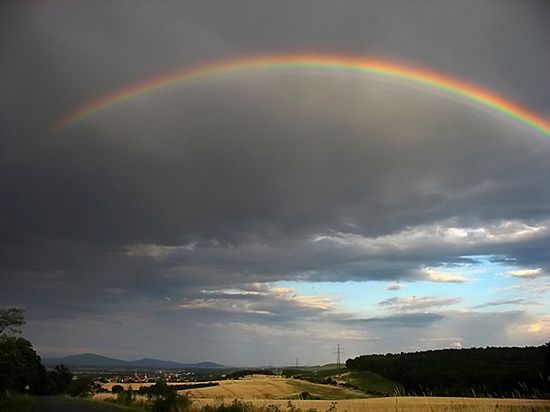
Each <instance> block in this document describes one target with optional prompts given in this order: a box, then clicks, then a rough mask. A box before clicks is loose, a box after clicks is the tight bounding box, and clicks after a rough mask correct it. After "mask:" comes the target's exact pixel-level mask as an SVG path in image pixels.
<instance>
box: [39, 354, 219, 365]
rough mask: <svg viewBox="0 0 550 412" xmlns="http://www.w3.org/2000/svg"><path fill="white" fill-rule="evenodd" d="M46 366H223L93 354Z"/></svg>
mask: <svg viewBox="0 0 550 412" xmlns="http://www.w3.org/2000/svg"><path fill="white" fill-rule="evenodd" d="M42 362H43V363H44V365H46V366H54V365H60V364H63V365H66V366H73V367H90V368H92V367H96V368H128V369H133V368H150V369H221V368H225V366H223V365H220V364H217V363H213V362H199V363H190V364H186V363H179V362H172V361H165V360H159V359H151V358H144V359H139V360H134V361H125V360H121V359H115V358H109V357H106V356H101V355H96V354H94V353H83V354H79V355H71V356H64V357H61V358H44V359H43V360H42Z"/></svg>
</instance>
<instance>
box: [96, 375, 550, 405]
mask: <svg viewBox="0 0 550 412" xmlns="http://www.w3.org/2000/svg"><path fill="white" fill-rule="evenodd" d="M218 383H219V385H218V386H211V387H207V388H198V389H188V390H184V391H179V393H185V394H187V395H189V396H190V397H191V398H192V399H193V410H195V411H199V410H200V409H201V408H202V407H203V406H205V405H219V404H220V403H222V402H224V403H225V404H229V403H231V402H233V400H235V399H238V400H240V401H243V402H249V403H252V404H253V405H254V406H255V407H257V409H258V410H260V409H261V408H262V407H265V406H267V405H279V406H280V410H281V412H286V411H288V410H289V408H288V402H289V398H292V397H295V396H297V395H299V394H300V393H302V392H309V393H310V394H311V395H313V396H316V397H320V398H322V399H323V400H299V399H292V400H290V402H292V405H294V406H295V407H296V408H300V409H301V410H302V411H303V412H305V411H307V410H308V409H315V410H317V411H319V412H325V411H327V410H329V409H330V410H332V411H333V412H362V411H369V412H408V411H411V412H550V400H531V399H488V398H451V397H389V398H366V397H365V394H363V393H362V392H358V391H353V390H350V389H345V388H340V387H336V386H332V385H321V384H314V383H310V382H304V381H300V380H296V379H289V378H283V377H278V376H254V377H250V378H245V379H240V380H226V381H218ZM114 385H116V384H104V385H103V387H105V388H106V389H109V390H110V389H111V388H112V387H113V386H114ZM149 385H152V384H139V383H137V384H135V383H134V384H122V386H123V387H125V388H128V387H130V386H131V387H132V388H133V389H138V388H139V387H140V386H149ZM112 396H113V395H111V394H98V395H96V396H95V397H94V398H95V399H96V400H103V399H105V398H108V397H112ZM349 398H355V399H349ZM144 399H145V398H144ZM334 408H336V409H335V410H334Z"/></svg>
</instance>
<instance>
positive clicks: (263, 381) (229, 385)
mask: <svg viewBox="0 0 550 412" xmlns="http://www.w3.org/2000/svg"><path fill="white" fill-rule="evenodd" d="M302 392H308V393H309V394H311V395H312V396H315V397H318V398H321V399H347V398H363V397H365V396H366V395H365V394H364V393H362V392H360V391H356V390H352V389H346V388H341V387H338V386H333V385H322V384H317V383H311V382H306V381H301V380H297V379H291V378H282V377H278V376H258V375H255V376H254V377H252V378H245V379H239V380H225V381H219V385H218V386H210V387H207V388H198V389H188V390H183V391H179V393H186V394H188V395H189V396H191V397H193V398H210V399H213V398H224V399H238V398H245V399H288V398H292V397H297V396H299V395H300V394H301V393H302Z"/></svg>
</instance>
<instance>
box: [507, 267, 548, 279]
mask: <svg viewBox="0 0 550 412" xmlns="http://www.w3.org/2000/svg"><path fill="white" fill-rule="evenodd" d="M506 273H507V274H508V275H510V276H514V277H516V278H528V279H532V278H536V277H537V276H540V275H542V274H543V272H542V269H541V268H537V269H521V270H511V271H509V272H506Z"/></svg>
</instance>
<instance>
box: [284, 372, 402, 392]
mask: <svg viewBox="0 0 550 412" xmlns="http://www.w3.org/2000/svg"><path fill="white" fill-rule="evenodd" d="M283 375H285V376H288V377H293V378H296V379H304V380H307V381H310V382H314V383H324V384H332V385H340V386H345V387H350V388H355V389H359V390H361V391H363V392H365V393H366V394H369V395H374V396H389V395H393V394H394V393H395V390H396V388H398V387H401V385H400V384H399V383H397V382H395V381H392V380H390V379H387V378H385V377H383V376H381V375H379V374H377V373H374V372H370V371H365V370H351V369H346V368H340V369H336V368H332V369H325V368H323V367H319V368H304V369H287V370H285V371H283Z"/></svg>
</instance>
